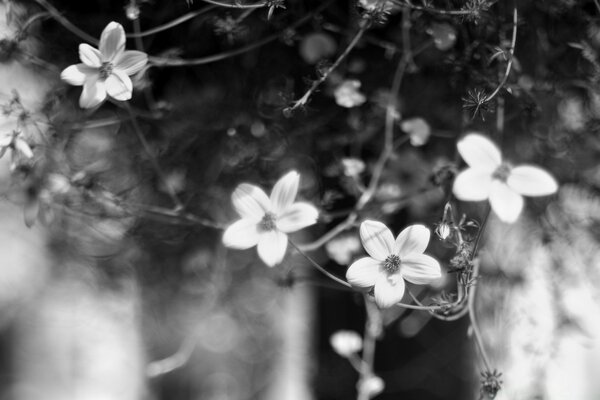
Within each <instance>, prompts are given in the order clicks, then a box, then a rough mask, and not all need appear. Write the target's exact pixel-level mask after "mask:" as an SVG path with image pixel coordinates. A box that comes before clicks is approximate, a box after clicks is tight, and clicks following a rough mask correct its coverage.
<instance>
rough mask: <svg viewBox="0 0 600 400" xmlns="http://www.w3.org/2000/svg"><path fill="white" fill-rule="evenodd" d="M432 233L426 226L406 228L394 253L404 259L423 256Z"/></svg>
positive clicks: (395, 245)
mask: <svg viewBox="0 0 600 400" xmlns="http://www.w3.org/2000/svg"><path fill="white" fill-rule="evenodd" d="M430 236H431V232H430V231H429V229H427V228H426V227H425V226H424V225H411V226H409V227H407V228H405V229H404V230H403V231H402V232H400V234H399V235H398V237H397V238H396V243H395V244H394V253H395V254H397V255H399V256H400V258H401V259H404V257H405V256H406V255H409V254H413V253H417V254H421V253H423V252H424V251H425V249H426V248H427V245H428V244H429V237H430Z"/></svg>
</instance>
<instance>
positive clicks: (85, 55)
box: [79, 43, 102, 68]
mask: <svg viewBox="0 0 600 400" xmlns="http://www.w3.org/2000/svg"><path fill="white" fill-rule="evenodd" d="M79 58H80V59H81V62H83V63H84V64H85V65H87V66H88V67H92V68H100V66H101V65H102V55H101V54H100V52H99V51H98V50H97V49H95V48H93V47H92V46H90V45H89V44H87V43H81V44H80V45H79Z"/></svg>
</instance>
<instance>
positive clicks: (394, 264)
mask: <svg viewBox="0 0 600 400" xmlns="http://www.w3.org/2000/svg"><path fill="white" fill-rule="evenodd" d="M401 263H402V260H400V257H398V256H397V255H395V254H390V255H389V256H388V257H387V258H386V259H385V261H384V262H383V269H384V270H385V272H387V273H388V274H390V275H391V274H395V273H396V272H398V271H399V270H400V264H401Z"/></svg>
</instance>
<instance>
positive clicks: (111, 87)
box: [60, 22, 148, 108]
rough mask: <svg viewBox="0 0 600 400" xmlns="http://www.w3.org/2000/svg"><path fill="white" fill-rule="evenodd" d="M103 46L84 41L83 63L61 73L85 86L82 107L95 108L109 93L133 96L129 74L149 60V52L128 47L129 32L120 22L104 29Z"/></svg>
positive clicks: (118, 97) (123, 97)
mask: <svg viewBox="0 0 600 400" xmlns="http://www.w3.org/2000/svg"><path fill="white" fill-rule="evenodd" d="M99 48H100V49H99V50H98V49H95V48H93V47H92V46H90V45H89V44H85V43H82V44H80V45H79V58H80V59H81V61H82V63H80V64H75V65H71V66H69V67H67V68H65V70H64V71H63V72H62V73H61V74H60V77H61V79H62V80H64V81H66V82H67V83H69V84H71V85H75V86H82V85H83V91H82V92H81V97H80V98H79V106H80V107H81V108H92V107H95V106H97V105H98V104H100V103H102V101H104V100H105V99H106V96H107V95H108V96H110V97H112V98H113V99H115V100H119V101H125V100H129V99H131V93H132V91H133V84H132V83H131V79H130V78H129V76H130V75H133V74H135V73H137V72H139V71H140V70H141V69H142V68H144V66H145V65H146V63H147V62H148V55H147V54H146V53H144V52H142V51H137V50H125V31H124V30H123V27H122V26H121V24H118V23H116V22H111V23H109V24H108V25H107V26H106V28H104V30H103V31H102V35H101V36H100V46H99Z"/></svg>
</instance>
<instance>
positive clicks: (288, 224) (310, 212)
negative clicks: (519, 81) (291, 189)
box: [275, 202, 319, 233]
mask: <svg viewBox="0 0 600 400" xmlns="http://www.w3.org/2000/svg"><path fill="white" fill-rule="evenodd" d="M317 218H319V211H317V209H316V208H315V207H314V206H313V205H312V204H308V203H303V202H298V203H294V204H292V205H291V206H289V207H288V208H287V209H286V210H285V212H283V213H282V214H280V215H278V216H277V221H276V222H275V223H276V225H277V229H279V230H280V231H282V232H284V233H290V232H295V231H298V230H300V229H302V228H306V227H307V226H311V225H314V224H315V223H316V222H317Z"/></svg>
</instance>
